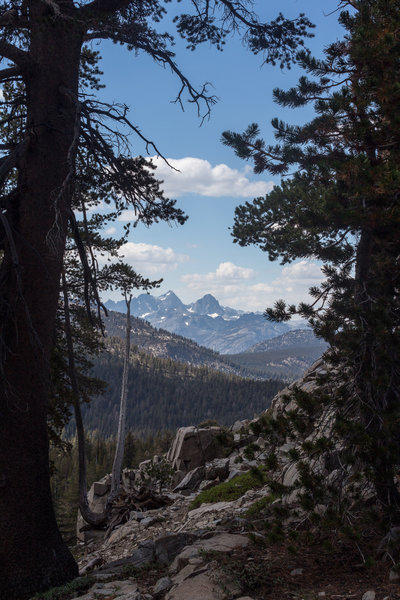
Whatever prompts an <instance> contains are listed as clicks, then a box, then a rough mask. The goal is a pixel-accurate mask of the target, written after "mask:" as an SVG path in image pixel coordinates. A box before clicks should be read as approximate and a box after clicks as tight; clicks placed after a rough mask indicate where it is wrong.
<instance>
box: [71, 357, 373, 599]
mask: <svg viewBox="0 0 400 600" xmlns="http://www.w3.org/2000/svg"><path fill="white" fill-rule="evenodd" d="M324 370H325V366H324V364H323V363H322V362H321V361H319V362H317V363H316V364H315V365H314V366H313V368H312V369H310V370H309V371H308V372H307V373H306V374H305V376H304V378H303V379H302V380H301V381H299V382H297V383H296V384H292V385H291V386H289V387H288V388H286V390H284V391H283V392H281V393H280V394H278V396H276V398H275V399H274V401H273V403H272V406H271V408H270V409H268V410H267V411H266V413H264V414H263V415H261V416H260V417H259V418H258V419H254V420H253V421H244V422H237V423H235V425H234V427H233V431H232V432H231V433H230V438H229V439H230V440H231V442H232V443H231V451H230V454H229V456H226V452H227V445H226V444H225V445H224V444H223V439H224V435H223V434H224V432H223V430H221V429H220V428H218V427H210V428H206V427H204V428H203V427H202V428H197V427H184V428H181V429H180V430H178V432H177V435H176V437H175V440H174V442H173V444H172V447H171V449H170V451H169V452H168V460H169V461H170V462H171V463H172V465H173V466H174V469H175V474H176V475H177V477H178V479H179V481H178V483H174V486H175V487H174V488H173V489H172V490H171V489H169V490H167V489H163V494H164V495H166V496H167V497H168V498H169V502H168V503H167V504H166V505H164V506H160V507H159V508H156V509H152V510H146V508H145V507H144V508H143V509H142V510H140V509H135V510H131V511H130V512H129V519H128V520H127V521H126V522H125V523H121V524H119V525H118V526H117V527H116V528H115V529H114V531H112V532H111V535H109V536H108V538H107V539H106V540H105V541H103V542H102V543H99V541H97V542H94V541H93V542H92V551H91V552H89V553H88V554H87V556H85V557H84V558H83V559H82V560H81V572H82V573H84V572H93V569H95V568H97V569H98V571H97V572H98V573H99V574H103V575H106V574H107V573H108V574H110V573H114V574H115V573H117V574H118V573H120V570H121V569H122V568H126V567H127V566H129V567H135V568H136V569H138V568H142V567H144V566H146V565H147V566H148V565H150V564H153V565H154V564H156V565H158V566H159V567H163V568H164V569H165V571H164V573H163V577H161V578H160V579H159V580H158V581H157V582H153V583H152V587H147V588H145V587H143V586H142V587H140V586H139V587H136V588H134V584H133V582H131V583H130V584H129V585H131V586H132V590H131V588H129V585H128V583H126V582H125V583H124V585H125V587H124V586H121V591H119V590H118V595H117V597H118V599H121V600H144V599H146V600H151V599H154V600H161V599H162V600H189V599H190V600H196V599H197V598H198V599H199V600H200V599H201V600H231V599H232V598H235V599H239V598H241V599H242V600H252V599H251V598H249V597H248V596H247V597H246V596H241V595H240V594H241V590H240V589H238V588H237V587H236V586H234V585H232V582H231V581H228V580H227V579H226V575H225V574H224V572H222V571H221V568H220V566H219V565H218V563H217V562H216V561H215V560H213V559H212V556H214V555H213V554H212V556H211V555H210V552H211V553H215V552H221V553H226V554H232V553H235V552H237V553H240V552H242V553H243V552H247V551H248V549H246V546H247V545H248V543H249V540H248V537H247V533H246V532H247V531H248V530H249V526H250V525H249V519H250V516H249V515H248V514H247V511H248V509H249V508H250V507H252V506H253V505H254V503H255V502H256V501H259V500H261V499H265V498H266V497H267V496H269V497H270V498H271V502H273V507H274V508H275V509H278V512H279V509H280V508H283V509H284V511H282V512H284V513H285V514H288V516H287V517H285V519H283V521H282V525H283V526H284V527H286V528H289V527H293V526H295V527H297V526H298V524H299V523H300V522H302V521H304V517H305V514H304V509H303V508H302V506H301V504H300V502H299V493H300V492H301V488H299V486H298V480H299V468H298V466H297V464H296V460H295V459H294V458H293V457H294V456H295V454H296V452H301V451H302V445H303V443H304V442H305V441H308V440H316V439H318V438H319V436H322V435H327V434H328V435H329V434H330V432H332V424H333V420H334V414H333V413H332V409H330V408H325V407H324V405H322V404H321V406H320V407H318V406H317V409H316V411H315V414H314V415H313V421H312V423H311V424H310V428H311V430H308V429H306V430H304V434H303V435H298V436H297V437H294V436H293V435H292V434H291V433H290V430H289V429H288V431H286V429H282V430H280V431H279V435H278V434H276V435H272V436H270V435H269V434H267V433H265V431H266V430H265V429H263V423H264V425H265V422H266V420H267V421H268V419H269V420H270V421H269V422H271V419H278V421H279V419H280V418H281V417H285V416H286V417H287V416H288V415H290V414H292V412H293V411H299V414H301V409H300V408H299V407H298V405H297V403H296V400H295V396H296V394H297V391H296V390H300V391H304V392H310V391H315V390H317V388H318V389H320V382H319V377H320V375H322V374H323V373H324ZM326 391H327V390H325V392H326ZM225 436H226V432H225ZM232 438H233V439H232ZM225 439H226V437H225ZM221 440H222V441H221ZM294 451H295V452H294ZM272 452H273V453H274V455H275V457H276V465H275V468H274V469H272V468H271V470H270V471H269V473H268V477H269V481H268V483H265V482H264V484H262V483H261V484H260V487H256V488H255V489H248V490H247V491H245V492H242V495H241V496H240V497H239V498H237V499H236V500H232V501H227V500H223V501H220V502H214V503H203V504H201V505H200V506H199V507H198V508H193V505H192V506H191V502H192V500H194V498H195V497H196V494H197V493H198V490H202V489H207V488H208V487H210V486H213V485H217V484H218V483H220V482H222V481H230V480H232V479H233V478H235V477H238V476H240V475H242V474H243V473H245V472H246V471H249V470H250V469H252V468H253V467H259V466H261V465H264V467H265V464H266V462H268V461H267V459H268V458H269V457H270V456H271V453H272ZM338 452H340V445H339V446H337V447H335V448H334V449H333V450H332V448H330V449H329V452H328V451H327V452H326V455H325V454H322V456H319V457H318V459H314V458H312V457H311V458H310V459H309V466H310V469H311V471H312V472H314V473H317V474H320V475H323V477H324V478H325V479H326V480H327V481H332V480H333V478H334V477H335V473H336V471H337V469H338V461H337V460H335V453H336V454H337V453H338ZM336 458H337V457H336ZM155 464H159V458H158V457H155V458H154V459H153V460H152V461H150V462H148V461H147V463H146V464H142V465H141V466H140V467H139V469H137V470H135V472H129V473H128V472H126V473H125V474H124V479H123V482H124V486H125V485H126V487H128V486H135V485H136V484H137V482H138V481H140V476H141V475H140V474H141V473H142V472H144V471H146V469H147V468H148V467H149V466H152V465H155ZM273 480H275V481H273ZM125 482H126V483H125ZM345 483H346V482H345ZM273 484H277V485H278V487H279V486H280V487H282V484H283V485H284V486H286V487H287V493H285V494H283V496H282V498H276V497H274V495H273V494H271V491H272V490H273V489H276V486H275V488H274V485H273ZM107 486H108V480H107V478H103V480H101V481H100V482H96V484H94V486H93V489H92V490H91V498H92V501H93V502H97V503H98V504H97V506H98V507H100V506H102V505H103V503H104V496H105V495H106V489H107ZM372 496H373V491H371V497H372ZM280 505H281V506H280ZM271 506H272V505H271ZM288 507H289V509H290V511H289V512H288V511H287V508H288ZM325 510H326V506H324V505H323V504H322V502H321V504H319V505H318V506H317V507H316V508H315V511H316V512H317V513H318V514H320V515H321V514H323V513H324V511H325ZM263 518H265V515H264V516H263ZM252 536H253V539H254V537H255V536H259V537H260V538H261V539H262V540H264V537H265V532H263V531H262V530H260V532H254V531H253V532H252ZM264 541H265V540H264ZM294 575H295V571H293V576H294ZM96 585H97V587H94V588H93V589H92V590H90V591H89V592H88V594H87V595H86V596H81V597H80V599H79V600H83V599H84V600H95V598H99V597H102V594H101V593H100V594H99V590H100V589H102V588H99V587H98V586H99V584H96ZM104 586H108V587H105V588H104V589H105V590H106V592H107V593H109V596H111V597H113V596H112V594H111V593H110V589H111V587H109V584H104ZM112 590H113V593H114V595H115V594H116V590H115V589H114V588H112ZM125 590H131V591H129V592H128V591H127V592H126V593H125ZM106 592H105V593H106ZM129 594H130V595H129Z"/></svg>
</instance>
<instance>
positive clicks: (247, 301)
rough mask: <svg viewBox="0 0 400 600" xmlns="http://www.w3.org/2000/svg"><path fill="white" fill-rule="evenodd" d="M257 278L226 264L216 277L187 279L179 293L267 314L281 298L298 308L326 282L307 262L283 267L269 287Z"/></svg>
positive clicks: (186, 276)
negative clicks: (212, 298) (311, 291)
mask: <svg viewBox="0 0 400 600" xmlns="http://www.w3.org/2000/svg"><path fill="white" fill-rule="evenodd" d="M255 277H256V273H255V272H254V270H253V269H247V268H245V267H238V266H237V265H234V264H232V263H229V262H225V263H221V264H220V265H219V266H218V268H217V269H216V271H214V272H212V273H206V274H205V275H202V274H199V273H193V274H191V275H183V276H182V277H181V281H182V282H183V283H184V284H185V286H186V289H185V290H183V289H182V290H178V292H177V293H178V295H179V294H182V296H183V295H184V294H186V295H187V293H188V291H190V292H192V294H193V295H196V297H200V296H203V295H204V294H213V295H214V296H215V297H216V298H218V300H219V301H220V303H221V304H223V305H225V306H232V307H233V308H241V309H244V310H254V311H264V310H265V309H266V307H267V306H273V304H274V302H275V301H276V300H278V299H279V298H283V299H284V300H286V301H287V302H289V303H294V304H297V303H298V302H300V301H307V300H309V299H310V297H309V295H308V290H309V288H310V287H311V286H313V285H318V284H319V283H320V282H321V281H322V280H323V275H322V272H321V268H320V266H319V265H317V264H316V263H313V262H309V261H306V260H302V261H299V262H296V263H294V264H292V265H288V266H285V267H283V269H282V271H281V273H280V275H279V276H278V277H277V278H276V279H274V280H273V281H271V282H269V283H265V282H258V283H253V282H252V280H254V279H255Z"/></svg>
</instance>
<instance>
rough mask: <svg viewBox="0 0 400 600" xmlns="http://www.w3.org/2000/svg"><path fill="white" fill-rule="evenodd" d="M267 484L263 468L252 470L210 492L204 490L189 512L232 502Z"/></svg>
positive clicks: (191, 505) (217, 486) (192, 503)
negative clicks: (212, 503)
mask: <svg viewBox="0 0 400 600" xmlns="http://www.w3.org/2000/svg"><path fill="white" fill-rule="evenodd" d="M265 482H266V474H265V471H264V469H263V468H262V467H258V468H254V469H251V470H250V471H247V472H246V473H243V474H242V475H238V476H237V477H235V478H234V479H231V481H225V482H224V483H220V484H219V485H216V486H215V487H213V488H210V489H209V490H203V491H202V492H200V494H199V495H198V496H196V498H195V499H194V500H193V501H192V502H191V504H190V506H189V510H192V509H193V508H198V507H199V506H201V505H202V504H204V503H206V502H222V501H226V502H230V501H231V500H237V499H238V498H240V497H241V496H243V494H245V493H246V492H247V490H252V489H254V488H258V487H262V485H263V484H264V483H265Z"/></svg>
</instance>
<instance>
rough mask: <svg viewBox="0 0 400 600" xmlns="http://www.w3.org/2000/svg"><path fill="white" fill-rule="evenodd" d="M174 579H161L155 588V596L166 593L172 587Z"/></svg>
mask: <svg viewBox="0 0 400 600" xmlns="http://www.w3.org/2000/svg"><path fill="white" fill-rule="evenodd" d="M172 585H173V584H172V579H171V578H170V577H161V579H159V580H158V581H157V583H156V585H155V586H154V588H153V593H154V594H160V593H161V592H166V591H167V590H169V589H170V588H171V587H172Z"/></svg>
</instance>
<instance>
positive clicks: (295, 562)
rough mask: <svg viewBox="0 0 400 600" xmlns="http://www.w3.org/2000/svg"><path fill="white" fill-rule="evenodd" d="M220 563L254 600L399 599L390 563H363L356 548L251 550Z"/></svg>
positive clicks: (399, 588) (398, 585) (399, 583)
mask: <svg viewBox="0 0 400 600" xmlns="http://www.w3.org/2000/svg"><path fill="white" fill-rule="evenodd" d="M218 562H220V563H221V564H222V567H223V569H224V570H225V571H226V572H227V573H228V574H229V576H230V577H232V579H234V580H236V581H237V582H238V583H239V585H240V586H241V589H242V590H243V593H244V595H245V594H248V595H249V596H250V597H252V598H254V600H284V599H286V598H288V599H291V600H296V599H298V600H301V599H303V600H323V599H326V600H331V599H332V600H334V599H335V600H347V599H349V600H353V599H356V600H358V599H359V600H362V598H363V595H364V594H365V593H366V592H367V591H374V592H375V593H376V595H375V600H384V599H386V600H400V580H398V581H397V582H392V581H389V572H390V569H391V566H392V565H391V564H390V563H389V562H384V561H379V562H374V561H368V563H369V566H365V563H364V564H363V563H362V558H361V555H360V553H359V552H358V551H357V549H356V547H355V546H351V545H344V544H343V545H342V547H341V548H340V549H339V548H336V549H332V548H331V549H329V550H327V549H325V548H324V546H323V545H321V544H314V545H312V546H309V545H307V546H301V544H298V543H297V544H296V547H290V546H289V547H288V546H286V545H274V546H269V547H267V548H266V547H257V546H255V545H250V547H248V548H245V549H241V550H238V551H236V552H235V553H233V554H231V555H230V556H226V555H220V558H219V559H218Z"/></svg>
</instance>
